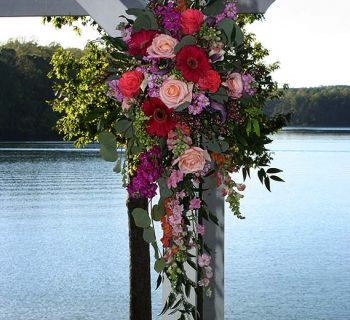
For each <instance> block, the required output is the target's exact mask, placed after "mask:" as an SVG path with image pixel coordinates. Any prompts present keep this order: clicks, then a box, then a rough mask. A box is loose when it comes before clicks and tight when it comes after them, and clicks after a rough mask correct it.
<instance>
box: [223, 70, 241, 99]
mask: <svg viewBox="0 0 350 320" xmlns="http://www.w3.org/2000/svg"><path fill="white" fill-rule="evenodd" d="M222 85H223V86H225V87H226V88H227V93H228V95H229V96H230V97H231V98H234V99H238V98H240V97H242V93H243V88H244V86H243V80H242V75H241V74H239V73H236V72H235V73H231V74H229V75H228V76H227V79H226V82H223V84H222Z"/></svg>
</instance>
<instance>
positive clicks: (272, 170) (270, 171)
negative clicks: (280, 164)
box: [266, 168, 283, 174]
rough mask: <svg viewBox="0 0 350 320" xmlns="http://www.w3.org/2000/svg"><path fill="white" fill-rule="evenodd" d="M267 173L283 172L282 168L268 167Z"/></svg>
mask: <svg viewBox="0 0 350 320" xmlns="http://www.w3.org/2000/svg"><path fill="white" fill-rule="evenodd" d="M266 172H267V173H270V174H271V173H272V174H274V173H280V172H283V171H282V170H280V169H277V168H270V169H267V171H266Z"/></svg>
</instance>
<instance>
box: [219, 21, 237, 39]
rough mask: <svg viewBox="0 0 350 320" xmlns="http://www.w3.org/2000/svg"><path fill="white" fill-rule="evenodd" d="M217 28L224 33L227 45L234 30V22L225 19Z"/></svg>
mask: <svg viewBox="0 0 350 320" xmlns="http://www.w3.org/2000/svg"><path fill="white" fill-rule="evenodd" d="M217 27H218V28H219V29H221V30H223V31H224V33H225V35H226V38H227V42H228V44H230V43H231V39H232V34H233V31H234V30H235V28H236V26H235V22H234V21H233V20H232V19H228V18H225V19H223V20H221V21H220V22H219V23H218V25H217Z"/></svg>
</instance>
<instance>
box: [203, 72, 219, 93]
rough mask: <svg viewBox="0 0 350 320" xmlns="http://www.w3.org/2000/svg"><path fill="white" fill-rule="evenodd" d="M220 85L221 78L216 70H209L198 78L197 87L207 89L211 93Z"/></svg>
mask: <svg viewBox="0 0 350 320" xmlns="http://www.w3.org/2000/svg"><path fill="white" fill-rule="evenodd" d="M220 85H221V78H220V75H219V73H218V72H216V71H215V70H209V71H208V72H207V74H206V75H205V77H203V78H199V81H198V87H199V89H200V90H208V91H209V92H211V93H215V92H216V91H218V90H219V87H220Z"/></svg>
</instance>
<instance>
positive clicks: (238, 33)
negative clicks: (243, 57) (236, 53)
mask: <svg viewBox="0 0 350 320" xmlns="http://www.w3.org/2000/svg"><path fill="white" fill-rule="evenodd" d="M234 25H235V30H234V32H233V33H232V42H234V44H235V45H236V47H239V46H240V45H242V44H243V41H244V35H243V31H242V29H241V28H240V27H239V26H238V25H237V24H236V23H235V22H234Z"/></svg>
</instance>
